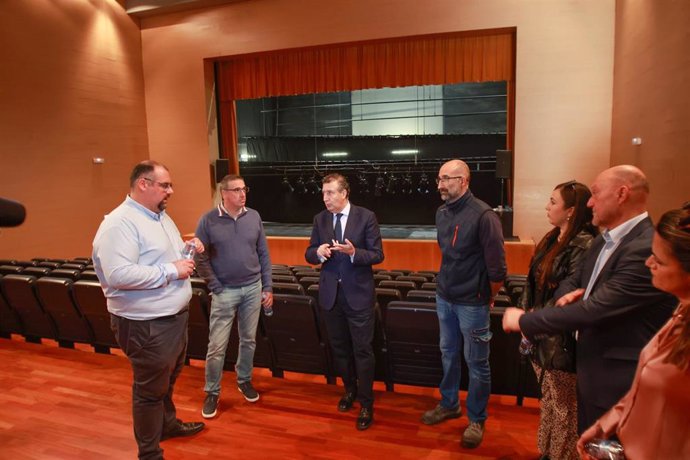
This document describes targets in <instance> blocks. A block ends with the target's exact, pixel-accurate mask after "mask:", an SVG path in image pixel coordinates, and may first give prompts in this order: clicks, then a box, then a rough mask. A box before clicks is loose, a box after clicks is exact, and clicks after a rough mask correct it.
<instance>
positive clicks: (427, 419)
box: [422, 404, 462, 425]
mask: <svg viewBox="0 0 690 460" xmlns="http://www.w3.org/2000/svg"><path fill="white" fill-rule="evenodd" d="M461 415H462V410H461V409H460V406H458V407H457V409H446V408H445V407H443V406H442V405H440V404H439V405H437V406H436V407H434V408H433V409H431V410H428V411H426V412H424V414H423V415H422V423H423V424H425V425H436V424H437V423H441V422H442V421H444V420H448V419H451V418H458V417H460V416H461Z"/></svg>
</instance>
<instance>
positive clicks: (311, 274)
mask: <svg viewBox="0 0 690 460" xmlns="http://www.w3.org/2000/svg"><path fill="white" fill-rule="evenodd" d="M294 274H295V277H296V278H297V279H300V278H304V277H307V276H308V277H312V278H313V277H314V276H316V277H319V276H321V273H320V272H318V271H316V270H300V271H297V272H294Z"/></svg>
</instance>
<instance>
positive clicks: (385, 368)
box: [329, 304, 393, 391]
mask: <svg viewBox="0 0 690 460" xmlns="http://www.w3.org/2000/svg"><path fill="white" fill-rule="evenodd" d="M329 346H330V344H329ZM371 346H372V348H373V350H374V358H375V363H376V364H375V368H374V380H377V381H379V382H384V383H385V385H386V390H387V391H393V379H392V376H391V369H390V360H389V358H388V341H387V340H386V331H385V329H384V323H383V316H382V312H381V309H380V308H379V307H378V304H377V305H375V306H374V339H373V340H372V342H371Z"/></svg>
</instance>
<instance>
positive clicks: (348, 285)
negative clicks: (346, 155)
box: [305, 174, 383, 430]
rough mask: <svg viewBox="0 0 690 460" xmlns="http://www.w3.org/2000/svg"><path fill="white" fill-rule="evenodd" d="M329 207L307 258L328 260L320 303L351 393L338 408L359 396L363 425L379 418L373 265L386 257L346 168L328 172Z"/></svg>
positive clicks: (313, 235)
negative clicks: (357, 201)
mask: <svg viewBox="0 0 690 460" xmlns="http://www.w3.org/2000/svg"><path fill="white" fill-rule="evenodd" d="M322 192H323V202H324V204H325V205H326V209H325V210H324V211H321V212H320V213H319V214H317V215H316V216H314V228H313V229H312V232H311V240H310V241H309V247H308V248H307V251H306V254H305V258H306V259H307V262H309V263H310V264H314V265H317V264H322V265H321V275H320V278H319V304H320V305H321V308H322V309H323V316H324V319H325V323H326V329H327V331H328V336H329V340H330V343H331V349H332V350H333V358H334V361H335V367H336V371H337V372H338V374H339V375H340V376H341V377H342V379H343V384H344V386H345V394H344V395H343V397H342V398H340V401H339V402H338V410H339V411H341V412H346V411H348V410H349V409H350V408H351V407H352V404H353V402H354V400H355V398H357V400H358V401H359V403H360V405H361V409H360V412H359V416H358V418H357V423H356V426H357V429H358V430H366V429H367V428H369V426H370V425H371V423H372V422H373V420H374V391H373V385H374V351H373V348H372V345H371V342H372V339H373V338H374V302H375V290H374V288H375V284H374V274H373V271H372V269H371V266H372V265H374V264H378V263H381V262H382V261H383V247H382V244H381V231H380V230H379V224H378V222H377V221H376V216H375V215H374V213H373V212H371V211H369V210H368V209H365V208H362V207H359V206H355V205H353V204H351V203H350V201H349V199H348V198H349V195H350V185H349V184H348V183H347V179H345V177H343V176H342V175H340V174H329V175H327V176H326V177H324V178H323V188H322Z"/></svg>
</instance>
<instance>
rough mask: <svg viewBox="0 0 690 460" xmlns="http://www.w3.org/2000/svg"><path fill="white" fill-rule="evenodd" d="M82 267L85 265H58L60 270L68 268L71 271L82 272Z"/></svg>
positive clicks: (70, 263)
mask: <svg viewBox="0 0 690 460" xmlns="http://www.w3.org/2000/svg"><path fill="white" fill-rule="evenodd" d="M84 267H86V264H80V263H75V262H67V263H64V264H62V265H60V268H66V269H67V268H69V269H73V270H79V271H82V270H84Z"/></svg>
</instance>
